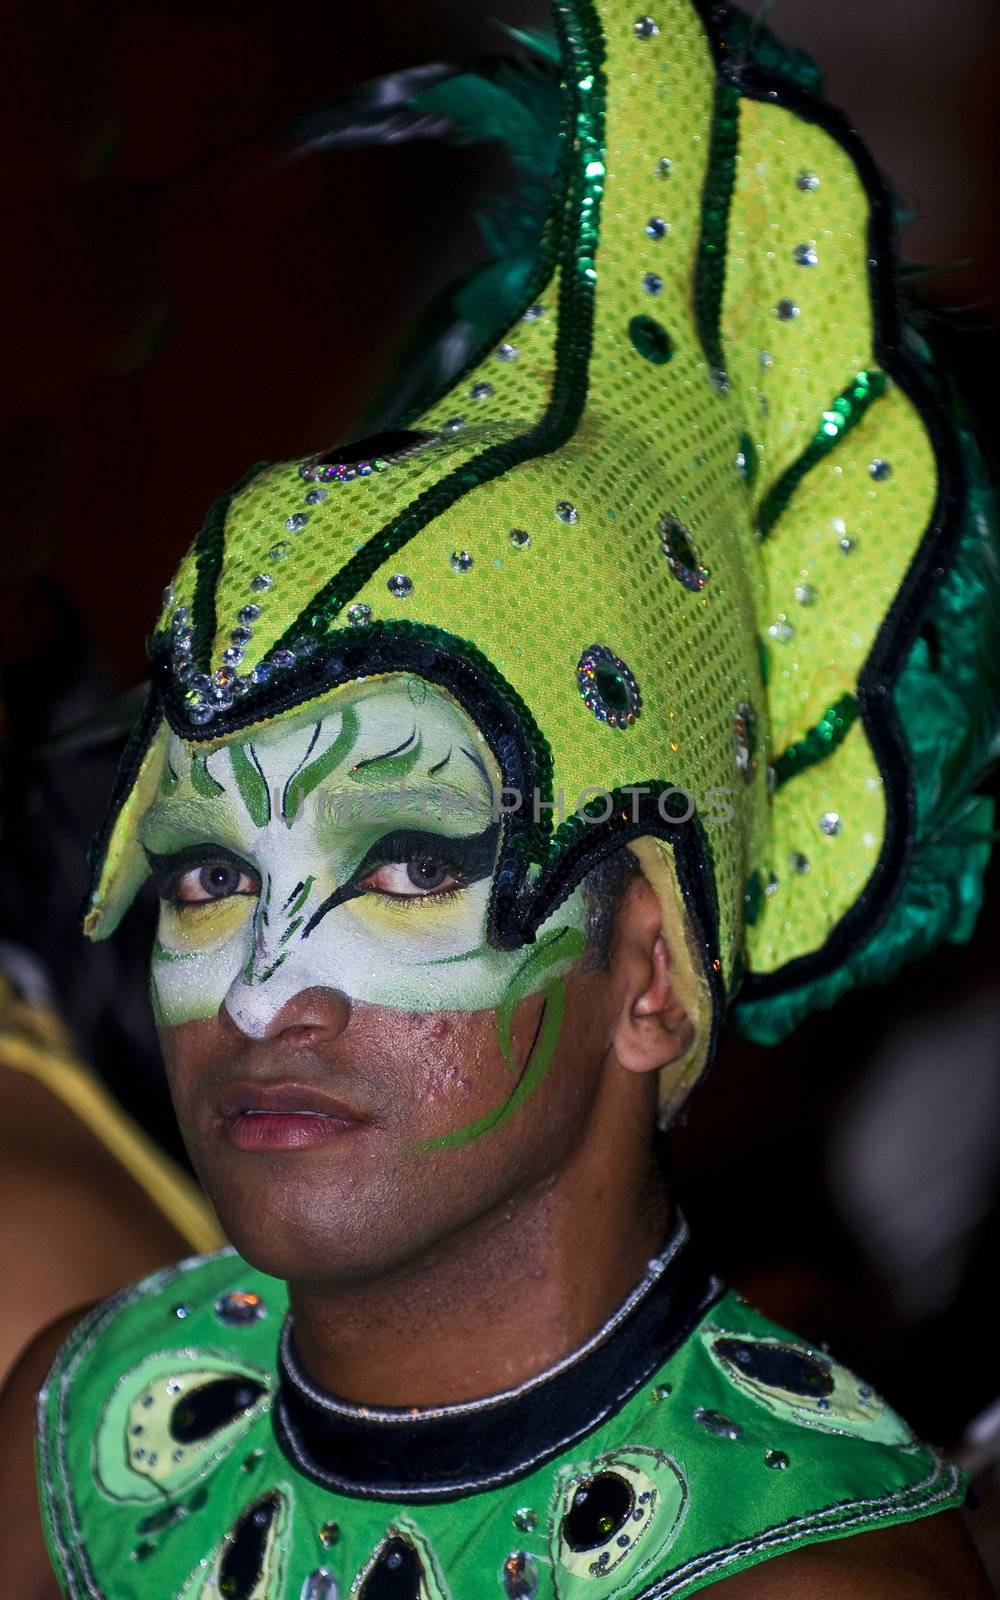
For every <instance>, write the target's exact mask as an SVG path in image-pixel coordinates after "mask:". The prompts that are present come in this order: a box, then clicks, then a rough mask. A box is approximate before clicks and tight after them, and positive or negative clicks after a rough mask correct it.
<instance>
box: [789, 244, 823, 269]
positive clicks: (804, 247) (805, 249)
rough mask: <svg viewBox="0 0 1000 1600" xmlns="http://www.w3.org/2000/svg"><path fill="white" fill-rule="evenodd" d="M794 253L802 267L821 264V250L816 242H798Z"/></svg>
mask: <svg viewBox="0 0 1000 1600" xmlns="http://www.w3.org/2000/svg"><path fill="white" fill-rule="evenodd" d="M794 253H795V259H796V261H797V262H798V264H799V266H800V267H818V266H819V252H818V250H817V249H816V246H815V245H814V244H797V245H796V246H795V252H794Z"/></svg>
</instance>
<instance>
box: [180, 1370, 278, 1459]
mask: <svg viewBox="0 0 1000 1600" xmlns="http://www.w3.org/2000/svg"><path fill="white" fill-rule="evenodd" d="M266 1393H267V1391H266V1389H265V1387H264V1385H263V1384H262V1383H258V1382H256V1380H255V1379H253V1378H244V1377H241V1376H239V1375H237V1374H234V1375H232V1376H226V1377H221V1378H213V1379H212V1380H211V1382H209V1383H203V1384H201V1385H199V1387H198V1388H197V1389H191V1390H189V1391H188V1393H187V1394H185V1395H182V1396H181V1397H180V1399H179V1400H178V1401H177V1404H176V1405H175V1406H174V1408H173V1410H172V1411H171V1413H170V1422H169V1424H168V1426H169V1429H170V1437H171V1438H172V1439H176V1441H177V1443H178V1444H198V1443H200V1442H201V1440H203V1439H209V1438H211V1436H212V1434H213V1433H217V1432H218V1430H219V1429H220V1428H224V1427H225V1426H226V1425H227V1423H230V1422H233V1421H235V1419H236V1418H237V1417H240V1416H242V1415H243V1414H244V1413H245V1412H247V1411H248V1410H249V1409H250V1407H251V1406H253V1405H255V1404H256V1403H257V1401H258V1400H259V1399H260V1398H261V1396H262V1395H263V1394H266Z"/></svg>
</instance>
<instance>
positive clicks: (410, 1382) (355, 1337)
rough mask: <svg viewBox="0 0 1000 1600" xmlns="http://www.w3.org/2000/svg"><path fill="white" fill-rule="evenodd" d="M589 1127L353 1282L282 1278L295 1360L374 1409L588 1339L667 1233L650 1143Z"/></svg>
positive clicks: (506, 1384) (499, 1378)
mask: <svg viewBox="0 0 1000 1600" xmlns="http://www.w3.org/2000/svg"><path fill="white" fill-rule="evenodd" d="M637 1143H638V1141H636V1140H635V1139H634V1130H633V1138H632V1139H631V1141H628V1140H626V1139H622V1140H620V1145H621V1147H620V1148H618V1149H615V1148H614V1146H613V1145H612V1148H610V1149H609V1147H608V1144H607V1142H606V1141H603V1140H602V1138H601V1130H599V1129H598V1130H595V1134H594V1136H593V1137H592V1138H589V1139H588V1140H587V1141H586V1143H585V1146H584V1148H583V1149H581V1150H580V1151H579V1152H578V1153H577V1154H576V1155H575V1156H574V1157H573V1158H572V1159H571V1160H570V1162H569V1163H568V1164H567V1166H566V1167H565V1168H564V1169H563V1170H561V1171H560V1172H559V1173H558V1174H557V1175H556V1176H555V1177H552V1176H549V1177H548V1178H547V1179H546V1180H545V1181H544V1182H541V1183H539V1184H538V1185H536V1187H534V1188H533V1189H531V1190H529V1191H528V1192H525V1193H523V1194H519V1195H517V1196H515V1197H513V1198H511V1199H509V1200H508V1201H507V1203H506V1204H504V1205H503V1207H502V1208H498V1209H497V1210H496V1211H493V1212H491V1213H489V1214H488V1215H486V1216H484V1217H481V1218H479V1219H478V1220H476V1221H475V1222H473V1223H470V1224H468V1225H466V1226H465V1227H464V1228H462V1229H461V1230H460V1231H459V1232H458V1233H457V1234H455V1235H453V1236H452V1237H451V1238H450V1239H448V1240H447V1241H445V1242H443V1243H439V1244H438V1245H437V1246H436V1247H435V1248H434V1249H433V1251H430V1252H428V1253H426V1254H425V1255H423V1256H421V1257H420V1258H419V1259H417V1260H414V1261H410V1262H407V1263H406V1264H405V1265H402V1266H399V1267H397V1268H396V1269H395V1270H393V1271H392V1272H389V1273H386V1274H383V1275H381V1276H380V1277H379V1278H378V1279H376V1280H373V1281H368V1282H365V1283H363V1284H354V1285H350V1286H335V1287H332V1286H329V1285H323V1286H319V1287H317V1286H316V1285H308V1286H306V1285H295V1284H292V1285H291V1286H290V1298H291V1308H292V1314H293V1317H294V1327H295V1348H296V1351H297V1354H298V1358H299V1360H300V1362H301V1364H302V1366H303V1368H304V1369H305V1371H306V1373H307V1374H308V1376H309V1377H310V1378H311V1379H312V1381H313V1382H314V1383H315V1384H316V1385H318V1386H319V1387H320V1388H321V1389H324V1390H326V1391H327V1392H328V1393H330V1394H334V1395H337V1396H339V1397H340V1398H342V1399H344V1400H348V1401H352V1402H353V1403H355V1404H357V1405H368V1406H372V1407H380V1408H396V1407H427V1406H440V1405H448V1404H457V1403H460V1402H462V1401H466V1400H474V1399H478V1398H480V1397H482V1396H485V1395H491V1394H497V1393H500V1392H502V1391H504V1390H506V1389H509V1388H512V1387H515V1386H516V1385H518V1384H521V1383H524V1382H525V1381H526V1380H527V1379H529V1378H532V1377H534V1376H535V1375H536V1374H538V1373H539V1372H544V1371H545V1370H546V1369H547V1368H549V1367H551V1366H553V1365H554V1364H555V1363H556V1362H558V1361H560V1360H561V1359H562V1358H563V1357H565V1356H567V1355H569V1354H570V1353H571V1352H572V1351H574V1350H576V1349H578V1348H579V1347H580V1346H581V1345H583V1344H585V1343H586V1341H587V1339H588V1338H589V1337H590V1336H591V1335H592V1334H593V1333H595V1332H596V1331H597V1330H598V1329H599V1328H600V1327H601V1325H602V1324H603V1323H604V1322H606V1321H607V1319H608V1318H609V1317H610V1316H611V1315H612V1314H613V1312H614V1311H615V1309H616V1308H617V1307H618V1306H619V1305H620V1304H621V1302H622V1301H623V1300H624V1299H625V1298H626V1297H627V1296H628V1294H629V1292H630V1290H631V1289H632V1288H633V1287H634V1285H635V1284H636V1283H637V1282H638V1281H639V1279H640V1278H641V1277H642V1275H643V1273H644V1271H645V1268H646V1265H647V1262H648V1261H649V1260H650V1259H651V1258H652V1257H654V1256H656V1255H657V1254H658V1253H659V1252H660V1250H661V1248H662V1246H663V1242H664V1238H665V1236H666V1232H667V1227H668V1223H669V1219H670V1203H669V1198H668V1195H667V1193H666V1190H665V1188H664V1185H663V1182H662V1178H661V1177H660V1174H659V1173H658V1171H657V1170H656V1169H655V1167H654V1164H653V1161H652V1157H651V1153H650V1151H649V1150H648V1148H647V1149H641V1150H639V1151H637V1150H636V1144H637Z"/></svg>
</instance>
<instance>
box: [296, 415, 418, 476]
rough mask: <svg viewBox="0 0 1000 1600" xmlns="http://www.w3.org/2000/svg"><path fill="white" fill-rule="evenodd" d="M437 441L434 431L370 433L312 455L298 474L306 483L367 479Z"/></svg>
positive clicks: (406, 459)
mask: <svg viewBox="0 0 1000 1600" xmlns="http://www.w3.org/2000/svg"><path fill="white" fill-rule="evenodd" d="M437 441H438V436H437V434H436V433H428V432H421V431H418V430H413V429H404V428H400V429H397V430H395V431H391V432H387V433H373V434H371V435H369V436H368V437H367V438H364V439H356V440H354V441H353V442H352V443H351V444H345V445H342V446H341V447H340V448H339V449H336V450H331V451H328V452H327V454H326V455H323V456H312V457H311V458H310V459H309V460H308V461H304V462H303V463H302V465H301V467H300V468H299V476H300V477H301V478H304V479H305V480H306V482H307V483H351V482H352V481H353V480H354V479H355V478H369V477H371V475H372V473H373V472H385V471H386V470H387V468H389V467H396V466H399V465H400V464H401V463H402V462H404V461H409V460H410V458H411V457H412V456H415V455H419V453H420V452H421V451H422V450H427V449H428V448H429V447H430V446H431V445H432V444H437Z"/></svg>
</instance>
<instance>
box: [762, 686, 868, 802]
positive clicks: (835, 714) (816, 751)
mask: <svg viewBox="0 0 1000 1600" xmlns="http://www.w3.org/2000/svg"><path fill="white" fill-rule="evenodd" d="M857 719H858V702H857V700H856V699H855V698H854V696H853V695H852V694H845V695H842V696H841V698H840V699H839V700H838V701H837V703H836V705H834V706H831V707H830V709H829V711H826V712H824V714H823V716H822V717H821V718H820V720H819V721H818V722H817V724H816V726H815V727H814V728H810V729H809V732H808V733H807V734H806V735H805V737H804V738H802V739H799V740H798V741H797V742H796V743H795V744H790V745H789V746H788V749H787V750H786V751H785V752H784V754H783V755H780V756H779V757H778V759H777V761H776V762H775V763H774V772H775V785H776V787H780V786H781V784H783V783H787V782H788V780H789V778H794V777H795V776H796V775H797V774H798V773H800V772H805V771H806V769H807V768H808V767H814V766H816V764H817V762H820V761H825V760H826V758H827V756H829V755H832V754H833V752H834V750H836V748H837V746H838V745H840V744H842V743H843V741H844V739H845V738H846V737H847V735H848V733H849V732H850V730H851V728H852V727H853V726H854V724H855V722H856V721H857Z"/></svg>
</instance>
